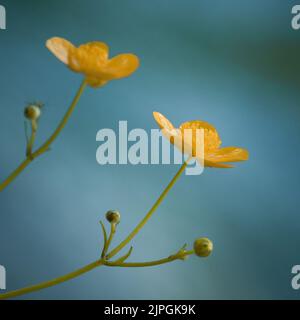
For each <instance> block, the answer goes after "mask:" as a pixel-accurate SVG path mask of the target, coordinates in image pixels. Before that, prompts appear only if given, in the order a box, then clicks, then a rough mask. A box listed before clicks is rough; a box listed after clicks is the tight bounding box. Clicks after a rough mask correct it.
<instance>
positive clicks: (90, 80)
mask: <svg viewBox="0 0 300 320" xmlns="http://www.w3.org/2000/svg"><path fill="white" fill-rule="evenodd" d="M86 82H87V83H88V84H89V85H90V86H91V87H93V88H100V87H102V86H104V85H105V84H106V83H107V81H105V80H101V79H98V78H93V77H87V78H86Z"/></svg>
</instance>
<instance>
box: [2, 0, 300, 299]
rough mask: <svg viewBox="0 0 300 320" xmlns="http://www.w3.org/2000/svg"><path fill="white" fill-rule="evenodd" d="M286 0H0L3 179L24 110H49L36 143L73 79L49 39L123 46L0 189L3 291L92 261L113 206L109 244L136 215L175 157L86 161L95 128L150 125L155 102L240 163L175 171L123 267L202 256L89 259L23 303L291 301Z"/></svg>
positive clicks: (15, 152)
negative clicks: (133, 66)
mask: <svg viewBox="0 0 300 320" xmlns="http://www.w3.org/2000/svg"><path fill="white" fill-rule="evenodd" d="M296 3H297V2H296V1H279V0H272V1H271V0H269V1H268V0H265V1H258V0H257V1H254V0H251V1H232V0H227V1H221V0H220V1H211V0H205V1H196V0H194V1H193V0H186V1H174V0H172V1H166V0H164V1H161V0H153V1H138V0H134V1H133V0H126V1H124V0H114V1H108V0H106V1H102V0H85V1H83V0H81V1H79V0H63V1H61V0H60V1H58V0H53V1H45V0H44V1H33V0H27V1H21V0H19V1H17V0H9V1H8V0H6V1H5V0H1V4H3V5H5V6H6V9H7V20H8V22H7V24H8V25H7V27H8V29H7V30H6V31H0V58H1V59H0V70H1V77H0V99H1V103H0V108H1V117H0V146H1V156H0V175H1V178H3V179H4V178H5V177H6V176H7V175H8V173H9V172H10V171H12V170H13V169H14V168H15V167H16V166H17V165H18V164H19V162H20V161H21V160H22V159H23V158H24V148H25V138H24V125H23V122H24V119H23V108H24V106H25V104H26V102H28V101H31V100H42V101H43V102H45V103H46V106H45V108H44V111H43V117H42V119H41V121H40V130H39V135H38V139H37V143H38V144H41V143H42V142H43V141H44V140H45V139H46V138H47V137H48V136H49V134H50V133H51V132H52V131H53V130H54V128H55V127H56V125H57V123H58V121H59V120H60V118H61V117H62V115H63V114H64V112H65V110H66V109H67V107H68V104H69V103H70V101H71V100H72V97H73V96H74V94H75V92H76V90H77V87H78V86H79V84H80V81H81V77H80V75H78V74H74V73H72V72H70V71H69V70H68V69H67V68H65V67H64V66H63V65H62V64H61V63H59V62H58V61H57V60H56V59H55V58H54V56H52V55H51V53H50V52H48V50H47V49H45V47H44V43H45V41H46V39H48V38H50V37H52V36H62V37H65V38H67V39H69V40H70V41H72V42H74V43H75V44H80V43H84V42H88V41H91V40H101V41H104V42H107V43H108V44H109V46H110V47H111V54H112V55H115V54H118V53H122V52H133V53H135V54H137V55H138V56H139V57H140V60H141V67H140V68H139V70H138V71H137V72H136V73H135V74H134V75H132V76H131V77H130V78H128V79H123V80H120V81H114V82H111V83H109V84H108V85H107V86H105V87H103V88H101V89H98V90H94V89H90V88H89V89H88V90H87V91H86V92H85V93H84V95H83V97H82V99H81V101H80V103H79V106H78V109H76V111H75V113H74V116H73V117H72V119H71V121H70V122H69V123H68V125H67V127H66V128H65V130H64V131H63V133H62V134H61V136H60V137H59V139H58V140H57V141H56V142H55V144H54V145H53V147H52V151H51V152H49V153H47V154H45V155H43V156H42V157H40V158H39V159H37V160H36V161H35V162H34V163H33V164H32V165H30V167H29V168H28V169H27V170H26V171H25V172H24V173H23V174H22V175H21V176H20V177H18V179H17V180H16V181H15V182H14V183H13V184H12V185H11V186H10V187H8V188H7V189H6V190H5V191H3V192H2V193H1V194H0V264H2V265H4V266H5V267H6V269H7V277H8V278H7V287H8V289H9V290H12V289H17V288H20V287H23V286H26V285H30V284H34V283H38V282H40V281H44V280H48V279H51V278H53V277H56V276H60V275H62V274H64V273H67V272H70V271H72V270H74V269H76V268H78V267H81V266H83V265H85V264H87V263H89V262H92V261H94V260H95V259H96V258H97V257H98V256H99V253H100V250H101V240H102V236H101V233H100V227H99V224H98V221H99V219H102V218H103V215H104V213H105V212H106V211H107V210H108V209H118V210H119V211H120V212H121V214H122V222H121V224H120V225H119V230H118V234H117V236H116V239H115V242H114V243H115V244H117V243H118V241H120V240H122V239H123V238H124V237H125V236H126V235H127V234H128V233H129V232H130V231H131V230H132V228H133V227H134V226H135V225H136V224H137V223H138V222H139V220H140V219H141V218H142V217H143V215H144V214H145V212H146V211H147V210H148V209H149V207H150V206H151V205H152V203H153V202H154V201H155V199H156V198H157V197H158V195H159V194H160V192H161V191H162V190H163V188H164V187H165V185H166V184H167V183H168V182H169V180H170V179H171V177H172V176H173V175H174V174H175V172H176V171H177V170H178V166H175V165H169V166H168V165H153V166H131V165H127V166H99V165H98V164H97V162H96V159H95V155H96V148H97V146H98V144H97V143H96V140H95V136H96V133H97V131H98V130H99V129H101V128H113V129H117V126H118V121H119V120H128V121H129V129H132V128H144V129H146V130H147V131H149V130H150V129H151V128H156V124H155V122H154V120H153V118H152V111H154V110H157V111H160V112H162V113H163V114H165V115H166V116H168V118H169V119H170V120H172V121H173V123H174V124H177V125H178V124H180V123H181V122H184V121H187V120H191V119H202V120H206V121H209V122H211V123H212V124H214V125H215V126H216V127H217V128H218V130H219V133H220V135H221V138H222V140H223V145H224V146H226V145H236V146H241V147H245V148H247V149H248V150H249V151H250V155H251V159H250V160H249V161H248V162H245V163H240V164H239V163H238V164H237V167H236V168H235V169H231V170H218V169H207V170H205V172H204V173H203V174H202V175H200V176H183V177H182V178H181V179H180V180H179V182H178V184H176V186H175V187H174V189H173V190H172V191H171V193H170V195H169V196H168V198H167V199H166V200H165V201H164V203H163V204H162V206H161V207H160V209H159V210H158V211H157V212H156V214H155V215H154V216H153V218H152V219H151V221H150V222H149V223H148V224H147V226H146V227H145V228H144V229H143V231H142V232H141V233H140V234H139V235H138V236H137V237H136V238H134V240H133V246H134V252H133V254H132V257H131V260H133V261H144V260H152V259H158V258H161V257H165V256H168V255H169V254H171V253H173V252H176V251H177V249H179V247H180V246H182V245H183V244H184V243H185V242H187V243H189V244H190V245H192V243H193V241H194V239H195V238H197V237H199V236H207V237H209V238H211V239H212V240H213V242H214V246H215V250H214V252H213V254H212V256H211V257H209V258H208V259H200V258H197V257H191V258H190V259H188V260H187V261H185V262H181V261H178V262H175V263H172V264H168V265H165V266H160V267H153V268H144V269H118V268H105V267H101V268H99V269H98V270H94V271H92V272H90V273H89V274H86V275H84V276H82V277H80V278H78V279H76V280H73V281H70V282H67V283H64V284H62V285H59V286H56V287H53V288H50V289H47V290H44V291H40V292H36V293H33V294H30V295H27V296H25V297H23V298H26V299H29V298H31V299H37V298H39V299H63V298H74V299H238V298H239V299H279V298H280V299H285V298H295V299H297V298H299V297H300V292H298V291H295V290H293V289H292V287H291V278H292V275H291V268H292V266H293V265H295V264H300V256H299V245H300V214H299V205H300V201H299V184H300V182H299V181H300V171H299V167H298V165H299V156H300V148H299V142H298V139H299V134H300V126H299V115H300V112H299V101H300V93H299V92H300V91H299V86H300V83H299V72H300V61H299V59H300V31H294V30H293V29H292V28H291V17H292V15H291V8H292V6H293V5H294V4H296Z"/></svg>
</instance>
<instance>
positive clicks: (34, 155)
mask: <svg viewBox="0 0 300 320" xmlns="http://www.w3.org/2000/svg"><path fill="white" fill-rule="evenodd" d="M86 85H87V83H86V80H84V81H83V82H82V84H81V86H80V88H79V90H78V92H77V94H76V96H75V98H74V100H73V102H72V104H71V105H70V107H69V109H68V111H67V112H66V114H65V116H64V117H63V119H62V120H61V122H60V123H59V125H58V127H57V128H56V130H55V131H54V133H53V134H52V135H51V136H50V138H49V139H48V140H47V141H46V142H45V143H44V144H43V145H42V146H41V147H40V148H39V149H38V150H36V151H35V152H34V153H32V154H31V155H30V157H27V159H25V160H24V161H23V162H22V163H21V164H20V165H19V167H18V168H17V169H15V170H14V171H13V172H12V173H11V174H10V175H9V176H8V177H7V178H6V179H5V180H4V181H3V182H2V183H1V184H0V192H1V191H3V190H4V189H5V188H6V187H7V186H8V185H9V184H10V183H11V182H13V181H14V180H15V178H16V177H17V176H18V175H19V174H20V173H21V172H22V171H23V170H24V169H25V168H26V167H27V166H28V165H29V164H30V162H31V161H32V160H33V159H35V158H37V157H38V156H40V155H42V154H43V153H45V152H46V151H48V150H49V147H50V145H51V144H52V143H53V142H54V140H55V139H56V138H57V136H58V135H59V134H60V132H61V131H62V129H63V128H64V127H65V125H66V124H67V122H68V120H69V118H70V117H71V115H72V113H73V111H74V109H75V107H76V105H77V103H78V101H79V99H80V97H81V95H82V93H83V91H84V89H85V87H86Z"/></svg>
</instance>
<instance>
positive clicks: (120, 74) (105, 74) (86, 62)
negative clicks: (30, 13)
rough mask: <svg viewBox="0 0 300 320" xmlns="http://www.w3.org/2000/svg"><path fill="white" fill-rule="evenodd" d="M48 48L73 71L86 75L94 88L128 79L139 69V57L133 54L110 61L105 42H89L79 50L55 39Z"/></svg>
mask: <svg viewBox="0 0 300 320" xmlns="http://www.w3.org/2000/svg"><path fill="white" fill-rule="evenodd" d="M46 47H47V48H48V49H49V50H50V51H51V52H52V53H53V54H54V55H55V56H56V57H57V58H58V59H59V60H60V61H62V62H63V63H64V64H66V65H67V66H68V67H69V68H70V69H71V70H73V71H74V72H79V73H82V74H84V75H85V76H86V80H87V83H88V84H89V85H90V86H92V87H94V88H98V87H101V86H103V85H104V84H106V83H107V82H108V81H110V80H114V79H120V78H124V77H128V76H129V75H131V74H132V73H133V72H134V71H135V70H136V69H137V68H138V67H139V59H138V57H137V56H135V55H134V54H131V53H126V54H120V55H118V56H116V57H114V58H112V59H109V57H108V53H109V48H108V46H107V45H106V44H105V43H103V42H96V41H95V42H89V43H86V44H83V45H81V46H79V47H78V48H77V47H75V46H74V45H73V44H72V43H71V42H69V41H67V40H65V39H63V38H58V37H54V38H51V39H49V40H48V41H47V43H46Z"/></svg>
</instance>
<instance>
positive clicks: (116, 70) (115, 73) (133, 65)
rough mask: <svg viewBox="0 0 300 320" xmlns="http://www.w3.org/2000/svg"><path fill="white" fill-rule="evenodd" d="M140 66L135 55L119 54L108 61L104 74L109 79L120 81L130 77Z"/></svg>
mask: <svg viewBox="0 0 300 320" xmlns="http://www.w3.org/2000/svg"><path fill="white" fill-rule="evenodd" d="M139 65H140V62H139V59H138V57H137V56H136V55H134V54H131V53H126V54H120V55H118V56H116V57H114V58H113V59H111V60H109V62H108V64H107V66H106V68H104V70H103V71H104V72H105V73H106V74H107V75H108V77H111V79H120V78H124V77H128V76H129V75H131V74H132V73H133V72H134V71H135V70H136V69H137V68H138V67H139Z"/></svg>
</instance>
